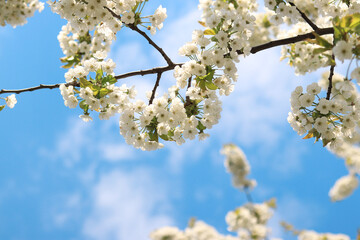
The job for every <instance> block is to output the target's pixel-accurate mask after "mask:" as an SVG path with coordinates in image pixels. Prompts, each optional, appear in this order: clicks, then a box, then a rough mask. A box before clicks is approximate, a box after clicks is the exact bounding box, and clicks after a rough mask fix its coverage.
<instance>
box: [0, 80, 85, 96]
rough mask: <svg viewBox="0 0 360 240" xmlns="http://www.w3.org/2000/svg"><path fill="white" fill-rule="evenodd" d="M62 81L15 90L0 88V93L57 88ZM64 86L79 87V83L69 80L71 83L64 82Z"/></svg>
mask: <svg viewBox="0 0 360 240" xmlns="http://www.w3.org/2000/svg"><path fill="white" fill-rule="evenodd" d="M61 84H62V83H57V84H52V85H51V84H50V85H49V84H40V85H39V86H36V87H30V88H24V89H17V90H6V89H1V90H0V94H4V93H16V94H19V93H23V92H32V91H35V90H39V89H54V88H59V87H60V85H61ZM65 86H66V87H68V86H74V87H80V84H79V83H78V82H71V83H65Z"/></svg>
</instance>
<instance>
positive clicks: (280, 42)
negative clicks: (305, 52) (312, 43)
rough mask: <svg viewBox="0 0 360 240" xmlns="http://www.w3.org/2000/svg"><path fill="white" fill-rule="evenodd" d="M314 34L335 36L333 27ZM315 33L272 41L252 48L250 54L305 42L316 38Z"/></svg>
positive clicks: (240, 52)
mask: <svg viewBox="0 0 360 240" xmlns="http://www.w3.org/2000/svg"><path fill="white" fill-rule="evenodd" d="M314 32H315V33H317V34H318V35H320V36H321V35H326V34H334V28H332V27H329V28H319V29H318V30H317V31H314ZM314 32H310V33H305V34H301V35H297V36H295V37H289V38H284V39H279V40H275V41H270V42H268V43H264V44H261V45H258V46H255V47H253V48H251V50H250V53H252V54H254V53H257V52H260V51H263V50H265V49H269V48H273V47H278V46H282V45H287V44H291V43H297V42H301V41H304V40H306V39H314V38H315V35H314ZM236 52H237V54H239V55H241V54H244V52H243V51H241V50H237V51H236Z"/></svg>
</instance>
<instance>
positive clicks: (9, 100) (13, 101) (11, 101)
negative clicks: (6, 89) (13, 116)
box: [5, 94, 17, 108]
mask: <svg viewBox="0 0 360 240" xmlns="http://www.w3.org/2000/svg"><path fill="white" fill-rule="evenodd" d="M5 101H6V105H7V106H8V107H9V108H13V107H14V106H15V104H16V103H17V100H16V97H15V94H11V95H10V96H8V97H6V98H5Z"/></svg>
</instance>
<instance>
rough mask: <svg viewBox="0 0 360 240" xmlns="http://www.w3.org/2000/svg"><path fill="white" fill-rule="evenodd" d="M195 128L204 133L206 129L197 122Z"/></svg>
mask: <svg viewBox="0 0 360 240" xmlns="http://www.w3.org/2000/svg"><path fill="white" fill-rule="evenodd" d="M196 128H197V129H199V130H200V131H204V130H205V129H206V127H205V126H204V125H203V124H202V123H201V122H200V121H199V122H198V125H197V126H196Z"/></svg>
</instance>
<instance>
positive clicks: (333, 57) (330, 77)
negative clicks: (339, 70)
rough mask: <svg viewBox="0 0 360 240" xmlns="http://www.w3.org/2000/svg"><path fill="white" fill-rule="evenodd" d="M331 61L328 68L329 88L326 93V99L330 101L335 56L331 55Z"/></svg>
mask: <svg viewBox="0 0 360 240" xmlns="http://www.w3.org/2000/svg"><path fill="white" fill-rule="evenodd" d="M331 57H332V60H333V61H334V63H333V64H332V65H331V66H330V74H329V87H328V90H327V93H326V99H327V100H330V96H331V89H332V78H333V76H334V69H335V56H334V54H332V56H331Z"/></svg>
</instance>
